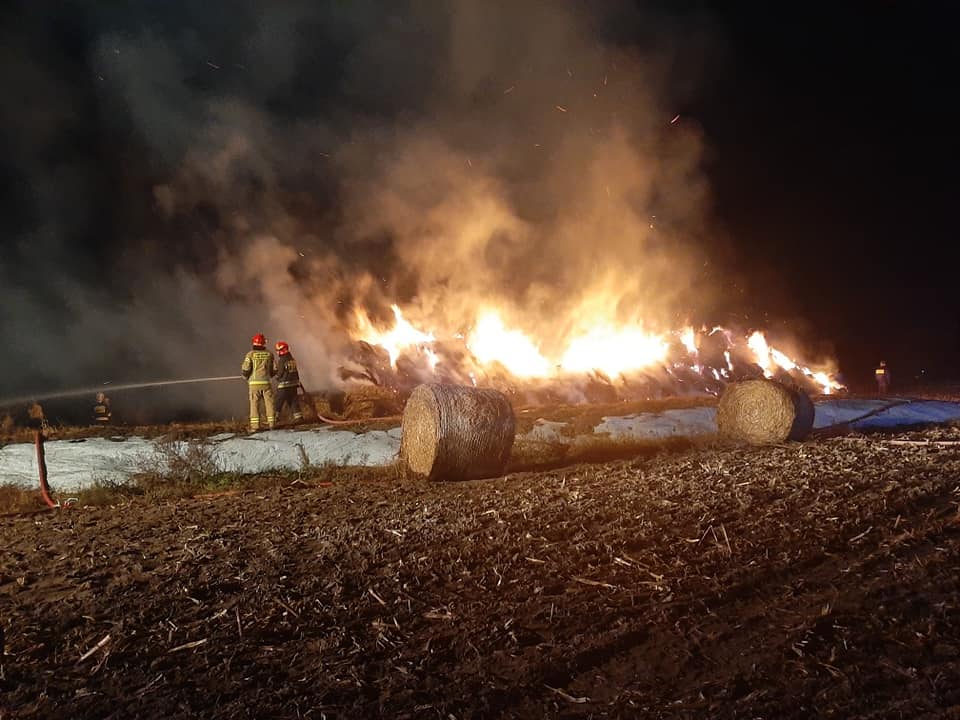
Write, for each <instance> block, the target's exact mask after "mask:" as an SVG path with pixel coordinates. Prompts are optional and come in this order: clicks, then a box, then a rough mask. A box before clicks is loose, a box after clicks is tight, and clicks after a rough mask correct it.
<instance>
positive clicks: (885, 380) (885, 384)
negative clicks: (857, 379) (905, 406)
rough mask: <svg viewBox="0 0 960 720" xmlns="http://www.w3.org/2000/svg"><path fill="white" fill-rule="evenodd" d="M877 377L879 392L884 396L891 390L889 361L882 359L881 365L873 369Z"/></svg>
mask: <svg viewBox="0 0 960 720" xmlns="http://www.w3.org/2000/svg"><path fill="white" fill-rule="evenodd" d="M873 374H874V376H875V377H876V378H877V392H878V393H879V394H880V395H881V396H883V395H886V394H887V392H888V391H889V390H890V370H888V369H887V361H886V360H881V361H880V367H878V368H877V369H876V370H874V371H873Z"/></svg>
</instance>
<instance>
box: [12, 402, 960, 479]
mask: <svg viewBox="0 0 960 720" xmlns="http://www.w3.org/2000/svg"><path fill="white" fill-rule="evenodd" d="M816 409H817V414H816V421H815V423H814V425H815V427H817V428H823V427H829V426H831V425H836V424H839V423H850V425H851V427H852V428H854V429H857V430H877V429H891V428H898V427H909V426H912V425H924V424H935V423H944V422H950V421H958V420H960V403H952V402H940V401H928V400H913V401H911V400H893V399H890V400H842V399H838V400H827V401H824V402H821V403H818V404H817V406H816ZM566 427H567V424H566V423H563V422H557V421H551V420H539V421H537V423H535V425H534V428H533V429H532V430H531V431H530V432H528V433H526V434H525V435H523V436H521V437H522V438H523V439H527V440H535V441H539V442H556V443H572V442H574V441H575V438H574V437H572V436H571V435H570V434H567V433H565V432H564V430H565V428H566ZM714 432H716V410H715V409H714V408H710V407H697V408H685V409H678V410H665V411H663V412H658V413H638V414H634V415H625V416H616V417H614V416H611V417H604V418H603V419H602V421H601V422H600V423H599V424H598V425H597V426H596V427H595V428H593V434H595V435H604V436H606V437H610V438H612V439H617V440H648V439H656V438H666V437H677V436H685V437H694V436H703V435H711V434H713V433H714ZM208 442H209V443H210V445H211V446H212V447H211V452H210V455H211V457H212V458H213V460H214V461H215V462H216V464H217V467H218V468H219V469H220V470H222V471H223V472H238V473H259V472H267V471H270V470H297V469H300V468H302V467H304V465H305V462H304V459H306V464H309V465H355V466H378V465H387V464H389V463H391V462H392V461H393V460H394V458H395V457H396V454H397V451H398V449H399V447H400V428H393V429H391V430H388V431H383V430H371V431H368V432H364V433H353V432H348V431H344V430H333V429H330V428H321V429H318V430H275V431H271V432H264V433H259V434H257V435H254V436H245V435H232V434H223V435H217V436H214V437H212V438H209V440H208ZM180 447H183V446H180ZM46 457H47V467H48V469H49V474H50V485H51V487H52V488H54V489H55V490H57V489H59V490H72V489H76V488H81V487H85V486H87V485H90V484H92V483H94V482H96V481H98V480H106V481H121V480H124V479H126V478H128V477H129V476H130V475H132V474H135V473H137V472H142V471H144V470H149V469H157V468H158V463H160V462H162V458H161V456H160V455H159V454H158V452H157V446H156V444H155V443H154V442H152V441H150V440H145V439H143V438H135V437H134V438H116V439H112V440H111V439H108V438H91V439H88V440H82V441H76V440H72V441H71V440H56V441H51V442H48V443H47V444H46ZM36 482H37V464H36V457H35V455H34V447H33V445H32V444H15V445H7V446H5V447H2V448H0V483H14V484H17V485H24V486H33V485H35V484H36Z"/></svg>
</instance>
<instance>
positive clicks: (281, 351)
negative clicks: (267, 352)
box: [277, 340, 290, 355]
mask: <svg viewBox="0 0 960 720" xmlns="http://www.w3.org/2000/svg"><path fill="white" fill-rule="evenodd" d="M289 352H290V346H289V345H287V344H286V343H285V342H284V341H283V340H277V355H286V354H287V353H289Z"/></svg>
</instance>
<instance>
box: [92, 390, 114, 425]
mask: <svg viewBox="0 0 960 720" xmlns="http://www.w3.org/2000/svg"><path fill="white" fill-rule="evenodd" d="M112 419H113V413H112V412H110V398H108V397H107V396H106V395H105V394H103V393H102V392H98V393H97V397H96V401H95V402H94V404H93V424H94V425H109V424H110V421H111V420H112Z"/></svg>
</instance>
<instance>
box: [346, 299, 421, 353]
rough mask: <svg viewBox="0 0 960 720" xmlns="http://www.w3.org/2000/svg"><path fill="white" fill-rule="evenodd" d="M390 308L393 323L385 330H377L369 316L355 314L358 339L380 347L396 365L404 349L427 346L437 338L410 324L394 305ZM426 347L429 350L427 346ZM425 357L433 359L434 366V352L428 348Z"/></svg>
mask: <svg viewBox="0 0 960 720" xmlns="http://www.w3.org/2000/svg"><path fill="white" fill-rule="evenodd" d="M390 309H391V310H393V318H394V325H393V327H392V328H390V329H389V330H387V331H382V330H377V329H376V328H375V327H374V326H373V323H371V322H370V320H369V318H367V316H366V315H364V314H362V313H358V314H357V324H358V327H359V339H360V340H363V341H365V342H368V343H370V344H371V345H379V346H380V347H382V348H383V349H384V350H386V351H387V354H388V355H389V356H390V363H391V364H392V365H394V366H396V364H397V359H398V358H399V357H400V355H401V353H402V352H403V351H404V350H406V349H407V348H410V347H424V346H427V345H429V344H430V343H432V342H434V341H435V340H436V339H437V338H436V337H435V336H434V335H433V333H429V332H423V331H422V330H418V329H417V328H415V327H414V326H413V325H411V324H410V323H409V321H408V320H407V319H406V318H405V317H404V316H403V313H402V312H400V308H399V307H397V306H396V305H391V306H390ZM426 349H428V350H429V348H426ZM427 357H428V358H430V359H431V360H432V361H433V365H434V366H435V365H436V354H434V353H433V351H432V350H430V354H429V355H428V356H427Z"/></svg>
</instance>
